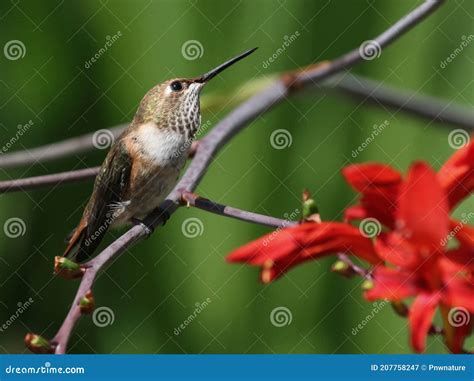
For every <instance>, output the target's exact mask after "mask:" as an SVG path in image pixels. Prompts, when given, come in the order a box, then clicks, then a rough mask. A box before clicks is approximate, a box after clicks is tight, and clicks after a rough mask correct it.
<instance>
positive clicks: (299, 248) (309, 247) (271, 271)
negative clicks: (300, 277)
mask: <svg viewBox="0 0 474 381" xmlns="http://www.w3.org/2000/svg"><path fill="white" fill-rule="evenodd" d="M337 252H347V253H350V254H354V255H356V256H358V257H360V258H362V259H364V260H366V261H368V262H370V263H372V264H377V263H380V258H379V257H378V256H377V254H376V253H375V251H374V248H373V244H372V241H371V240H370V239H368V238H366V237H364V236H362V235H361V234H360V231H359V229H358V228H355V227H354V226H351V225H348V224H344V223H338V222H323V223H319V224H317V223H312V222H310V223H304V224H301V225H297V226H294V227H290V228H287V229H283V230H281V231H275V232H273V233H270V234H267V235H265V236H263V237H261V238H259V239H257V240H256V241H253V242H250V243H248V244H247V245H244V246H242V247H240V248H238V249H237V250H235V251H234V252H232V253H231V254H230V255H229V256H228V257H227V260H228V261H229V262H247V263H250V264H252V265H257V266H262V267H263V272H262V279H263V280H264V281H265V282H268V281H271V280H273V279H275V278H277V277H279V276H281V275H282V274H283V273H284V272H286V271H288V270H289V269H290V268H291V267H293V266H295V265H297V264H299V263H301V262H303V261H307V260H310V259H315V258H319V257H321V256H325V255H329V254H334V253H337Z"/></svg>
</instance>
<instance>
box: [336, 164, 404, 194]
mask: <svg viewBox="0 0 474 381" xmlns="http://www.w3.org/2000/svg"><path fill="white" fill-rule="evenodd" d="M342 174H343V175H344V177H345V178H346V181H347V182H348V183H349V184H350V185H352V187H353V188H354V189H355V190H356V191H358V192H361V193H364V192H365V191H367V190H368V189H371V188H380V187H382V188H386V187H394V186H397V185H398V184H400V182H401V180H402V177H401V175H400V173H398V172H397V171H395V170H394V169H393V168H392V167H390V166H388V165H385V164H378V163H366V164H353V165H349V166H347V167H345V168H344V169H343V170H342Z"/></svg>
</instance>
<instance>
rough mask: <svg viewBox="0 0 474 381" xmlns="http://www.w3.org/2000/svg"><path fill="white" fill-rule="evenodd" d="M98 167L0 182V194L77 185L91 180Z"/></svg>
mask: <svg viewBox="0 0 474 381" xmlns="http://www.w3.org/2000/svg"><path fill="white" fill-rule="evenodd" d="M99 168H100V167H92V168H86V169H78V170H76V171H66V172H59V173H54V174H51V175H44V176H34V177H27V178H24V179H17V180H7V181H0V193H9V192H16V191H25V190H31V189H36V188H41V187H45V186H51V185H59V184H68V183H77V182H79V181H84V180H92V179H93V178H95V176H96V175H97V173H98V172H99Z"/></svg>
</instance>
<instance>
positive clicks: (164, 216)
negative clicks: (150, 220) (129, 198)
mask: <svg viewBox="0 0 474 381" xmlns="http://www.w3.org/2000/svg"><path fill="white" fill-rule="evenodd" d="M153 213H156V214H157V215H158V219H161V220H162V221H163V226H164V225H165V224H166V222H167V221H168V220H169V219H170V217H171V216H170V214H169V212H168V211H167V210H166V209H163V208H160V207H158V208H155V209H154V210H153Z"/></svg>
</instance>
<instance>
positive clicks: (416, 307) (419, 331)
mask: <svg viewBox="0 0 474 381" xmlns="http://www.w3.org/2000/svg"><path fill="white" fill-rule="evenodd" d="M439 301H440V295H439V293H422V294H419V295H418V296H417V297H416V299H415V301H414V302H413V303H412V304H411V306H410V313H409V315H408V319H409V321H410V330H411V345H412V347H413V349H414V350H415V351H416V352H419V353H420V352H423V351H424V350H425V344H426V335H427V334H428V331H429V329H430V327H431V322H432V321H433V316H434V314H435V311H436V307H437V306H438V303H439Z"/></svg>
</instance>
